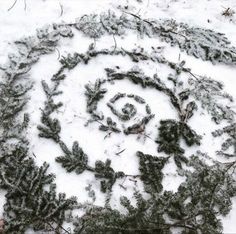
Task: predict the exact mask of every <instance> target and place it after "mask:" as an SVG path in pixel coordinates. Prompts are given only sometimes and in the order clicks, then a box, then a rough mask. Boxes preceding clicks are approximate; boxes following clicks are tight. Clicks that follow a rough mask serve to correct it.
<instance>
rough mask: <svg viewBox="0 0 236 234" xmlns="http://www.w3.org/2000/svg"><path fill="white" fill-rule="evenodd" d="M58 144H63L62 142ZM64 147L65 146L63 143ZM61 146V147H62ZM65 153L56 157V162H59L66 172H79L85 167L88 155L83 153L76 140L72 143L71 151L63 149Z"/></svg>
mask: <svg viewBox="0 0 236 234" xmlns="http://www.w3.org/2000/svg"><path fill="white" fill-rule="evenodd" d="M60 144H63V143H62V142H61V143H60ZM64 147H66V146H65V145H64ZM62 148H63V147H62ZM64 153H65V155H64V156H59V157H57V158H56V162H58V163H60V164H61V165H62V167H64V168H65V169H66V171H67V172H72V171H75V173H76V174H81V173H82V172H83V171H84V170H86V168H87V164H88V156H87V155H86V154H85V153H84V151H83V150H82V148H81V147H79V144H78V142H77V141H75V142H74V143H73V146H72V151H69V150H68V149H66V150H64Z"/></svg>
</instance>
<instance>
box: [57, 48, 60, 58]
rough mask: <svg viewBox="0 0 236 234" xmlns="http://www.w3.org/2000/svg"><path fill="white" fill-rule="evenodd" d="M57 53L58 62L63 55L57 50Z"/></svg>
mask: <svg viewBox="0 0 236 234" xmlns="http://www.w3.org/2000/svg"><path fill="white" fill-rule="evenodd" d="M56 51H57V53H58V56H57V60H59V59H60V57H61V53H60V51H59V50H58V49H57V48H56Z"/></svg>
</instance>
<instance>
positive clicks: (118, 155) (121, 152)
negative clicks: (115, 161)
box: [116, 149, 126, 156]
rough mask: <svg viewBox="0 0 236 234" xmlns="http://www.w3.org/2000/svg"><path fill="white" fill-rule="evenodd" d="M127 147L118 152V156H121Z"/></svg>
mask: <svg viewBox="0 0 236 234" xmlns="http://www.w3.org/2000/svg"><path fill="white" fill-rule="evenodd" d="M125 150H126V149H123V150H121V151H120V152H118V153H116V155H117V156H119V155H120V154H122V153H123V152H124V151H125Z"/></svg>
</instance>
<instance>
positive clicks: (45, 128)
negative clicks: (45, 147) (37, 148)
mask: <svg viewBox="0 0 236 234" xmlns="http://www.w3.org/2000/svg"><path fill="white" fill-rule="evenodd" d="M41 120H42V123H43V124H44V125H39V126H38V130H39V131H40V133H39V136H40V137H43V138H49V139H53V140H54V141H55V142H59V140H60V136H59V133H60V132H61V125H60V123H59V121H58V119H52V118H51V117H49V116H46V115H45V114H43V115H42V118H41Z"/></svg>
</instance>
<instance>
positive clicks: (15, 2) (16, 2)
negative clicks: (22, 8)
mask: <svg viewBox="0 0 236 234" xmlns="http://www.w3.org/2000/svg"><path fill="white" fill-rule="evenodd" d="M16 3H17V0H15V2H14V3H13V4H12V6H11V7H10V8H9V9H8V10H7V11H10V10H11V9H12V8H13V7H14V6H15V5H16Z"/></svg>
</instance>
